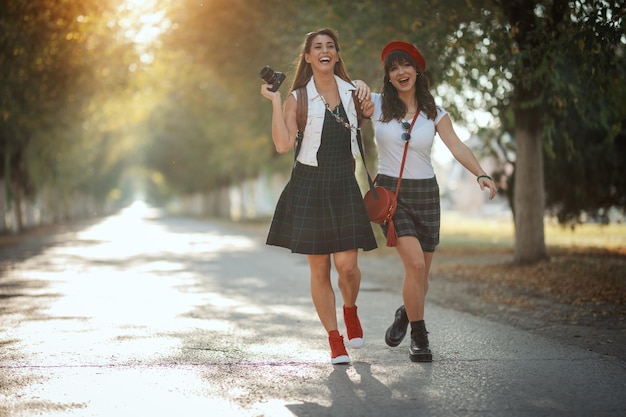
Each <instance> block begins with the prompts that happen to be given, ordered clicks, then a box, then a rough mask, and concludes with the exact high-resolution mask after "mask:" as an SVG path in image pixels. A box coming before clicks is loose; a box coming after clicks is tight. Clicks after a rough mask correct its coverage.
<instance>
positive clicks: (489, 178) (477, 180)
mask: <svg viewBox="0 0 626 417" xmlns="http://www.w3.org/2000/svg"><path fill="white" fill-rule="evenodd" d="M481 178H487V179H488V180H490V181H493V180H492V179H491V177H490V176H489V175H479V176H478V177H476V182H480V179H481Z"/></svg>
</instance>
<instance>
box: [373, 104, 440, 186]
mask: <svg viewBox="0 0 626 417" xmlns="http://www.w3.org/2000/svg"><path fill="white" fill-rule="evenodd" d="M372 100H373V101H374V114H373V115H372V119H371V120H372V122H373V123H374V141H375V142H376V146H377V147H378V173H379V174H383V175H388V176H390V177H396V178H397V177H398V174H400V164H401V163H402V155H403V154H404V140H403V139H402V133H404V132H405V130H404V129H402V121H399V120H395V119H394V120H391V121H389V122H387V123H383V122H381V121H380V118H381V115H382V108H381V106H382V97H381V95H380V94H377V93H372ZM446 114H448V113H447V112H446V111H445V110H444V109H443V108H441V107H439V106H437V117H436V118H435V120H430V119H428V117H427V116H426V114H425V113H424V112H420V115H419V117H418V118H417V120H416V121H415V125H414V126H413V130H411V140H410V141H409V150H408V152H407V156H406V162H405V165H404V172H403V174H402V178H407V179H427V178H432V177H434V176H435V170H434V169H433V164H432V161H431V159H430V155H431V151H432V147H433V141H434V139H435V133H436V131H435V126H437V124H438V123H439V122H440V121H441V119H442V118H443V116H445V115H446ZM406 121H407V122H409V123H411V121H412V119H410V120H406Z"/></svg>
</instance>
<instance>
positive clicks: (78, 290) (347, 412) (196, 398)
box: [0, 206, 626, 417]
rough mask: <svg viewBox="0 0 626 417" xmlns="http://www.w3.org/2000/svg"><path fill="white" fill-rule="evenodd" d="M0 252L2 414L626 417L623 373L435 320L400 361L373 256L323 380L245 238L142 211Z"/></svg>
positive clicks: (290, 285)
mask: <svg viewBox="0 0 626 417" xmlns="http://www.w3.org/2000/svg"><path fill="white" fill-rule="evenodd" d="M0 251H1V252H0V303H1V304H0V416H39V415H44V416H116V417H119V416H177V415H179V416H185V417H193V416H226V417H228V416H246V417H247V416H250V417H258V416H271V417H283V416H289V417H294V416H295V417H308V416H311V417H313V416H315V417H317V416H359V417H366V416H371V417H394V416H403V417H405V416H437V417H439V416H441V417H444V416H494V417H495V416H497V417H501V416H506V417H518V416H520V417H521V416H533V417H534V416H568V417H570V416H585V417H588V416H622V415H626V396H625V395H624V393H625V392H626V364H625V363H624V362H623V361H620V360H619V359H617V358H615V357H612V356H607V355H599V354H597V353H594V352H589V351H586V350H583V349H580V348H577V347H575V346H571V345H563V344H560V343H559V342H557V341H555V340H549V339H545V338H542V337H541V336H537V335H536V334H532V333H529V332H527V331H523V330H519V329H516V328H513V327H510V326H507V325H504V324H501V323H496V322H493V321H489V320H485V319H481V318H477V317H475V316H471V315H468V314H465V313H461V312H458V311H455V310H452V309H446V308H442V307H439V306H437V305H435V304H430V305H429V306H428V310H427V318H426V320H427V325H428V329H429V331H430V335H429V337H430V341H431V346H432V348H433V356H434V361H433V362H432V363H427V364H416V363H412V362H410V361H409V359H408V344H407V343H408V341H405V342H404V343H403V344H402V345H400V346H399V347H397V348H389V347H387V346H386V345H385V343H384V341H383V335H384V332H385V329H386V328H387V326H388V325H389V323H390V320H391V318H392V316H393V312H394V311H395V309H396V307H397V305H398V300H399V294H398V293H397V291H396V290H393V289H391V287H389V286H385V285H381V282H384V280H381V277H380V275H381V274H382V275H384V274H385V273H386V271H387V270H388V265H386V264H383V263H381V262H382V261H381V260H380V259H379V258H377V257H375V256H369V255H368V254H365V255H363V256H362V257H361V260H362V265H363V266H364V267H363V286H362V291H361V294H360V296H359V301H358V305H359V313H360V316H361V320H362V323H363V326H364V330H365V338H366V345H365V347H364V348H362V349H360V350H349V353H350V355H351V357H352V360H353V363H352V364H351V365H349V366H333V365H330V361H329V352H328V345H327V341H326V335H325V332H324V330H323V328H322V327H321V324H320V323H319V320H318V318H317V315H316V313H315V310H314V309H313V306H312V302H311V300H310V296H309V288H308V274H309V270H308V266H307V263H306V259H305V258H304V257H303V256H301V255H294V254H291V253H289V252H288V251H286V250H284V249H280V248H273V247H267V246H265V244H264V235H263V233H261V232H259V231H258V230H256V229H255V230H252V231H250V230H247V229H245V228H241V227H238V226H236V225H229V224H227V223H224V222H216V221H203V220H195V219H180V218H167V217H161V216H160V215H159V213H158V212H155V211H150V210H147V211H146V210H143V209H142V208H141V207H140V206H139V207H135V208H129V209H127V210H125V211H123V212H121V213H119V214H118V215H115V216H111V217H108V218H105V219H102V220H101V221H98V222H92V223H89V224H86V225H84V227H79V228H76V229H71V230H69V229H68V230H63V231H57V232H55V233H52V234H49V235H45V236H39V237H37V238H36V239H31V240H30V241H25V242H21V243H19V244H15V245H9V246H4V247H2V248H0ZM339 307H341V304H340V303H339ZM338 311H339V309H338ZM340 326H341V327H343V323H341V325H340Z"/></svg>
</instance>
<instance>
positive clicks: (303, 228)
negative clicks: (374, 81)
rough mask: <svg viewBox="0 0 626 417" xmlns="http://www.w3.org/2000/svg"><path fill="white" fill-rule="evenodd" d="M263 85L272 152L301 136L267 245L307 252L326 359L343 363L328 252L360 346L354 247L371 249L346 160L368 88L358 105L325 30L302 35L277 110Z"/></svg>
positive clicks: (351, 333) (351, 334)
mask: <svg viewBox="0 0 626 417" xmlns="http://www.w3.org/2000/svg"><path fill="white" fill-rule="evenodd" d="M270 87H271V86H270V85H268V84H264V85H263V86H262V87H261V94H262V95H263V96H264V97H266V98H268V99H270V100H271V101H272V108H273V116H272V140H273V141H274V145H275V147H276V150H277V151H278V152H279V153H285V152H289V151H291V150H293V149H294V147H295V142H296V140H295V138H296V137H302V141H301V146H299V147H297V148H298V150H299V152H298V154H297V155H296V157H297V161H296V162H295V165H294V168H293V171H292V175H291V179H290V181H289V183H288V184H287V185H286V187H285V189H284V190H283V192H282V194H281V196H280V198H279V201H278V204H277V206H276V210H275V213H274V217H273V219H272V224H271V226H270V230H269V234H268V238H267V244H268V245H274V246H280V247H284V248H287V249H290V250H291V251H292V252H294V253H301V254H305V255H306V256H307V260H308V262H309V267H310V270H311V277H310V280H311V296H312V298H313V304H314V305H315V309H316V311H317V314H318V316H319V318H320V321H321V322H322V325H323V326H324V328H325V330H326V331H327V332H328V341H329V344H330V350H331V352H330V356H331V363H332V364H346V363H349V362H350V357H349V355H348V353H347V351H346V348H345V345H344V341H343V336H342V335H341V334H340V333H339V330H338V324H337V322H338V320H337V314H336V305H335V294H334V290H333V286H332V283H331V255H332V263H334V265H335V269H336V271H337V275H338V281H339V282H338V286H339V289H340V291H341V296H342V299H343V304H344V305H343V318H344V323H345V325H346V331H347V335H348V342H349V344H350V346H351V347H353V348H355V349H358V348H360V347H361V346H363V343H364V338H363V330H362V328H361V324H360V321H359V318H358V315H357V306H356V299H357V295H358V292H359V287H360V283H361V272H360V270H359V267H358V263H357V256H358V250H359V249H363V250H371V249H374V248H376V240H375V238H374V234H373V231H372V227H371V224H370V222H369V219H368V217H367V212H366V210H365V206H364V204H363V197H362V195H361V191H360V189H359V186H358V184H357V182H356V178H355V176H354V162H355V159H354V158H355V155H357V154H358V153H357V152H358V146H357V144H356V127H355V126H356V124H357V120H356V108H355V105H358V106H361V109H362V112H363V115H364V116H365V117H368V116H370V115H371V113H372V111H373V104H372V102H371V99H370V94H369V88H368V87H367V86H366V85H363V84H362V83H360V88H358V89H357V93H358V94H359V103H354V100H353V98H352V90H355V87H354V85H353V84H352V83H351V81H350V79H349V77H348V75H347V72H346V70H345V67H344V65H343V61H342V60H341V56H340V55H339V43H338V38H337V34H336V33H335V32H334V31H333V30H330V29H322V30H319V31H317V32H313V33H309V34H307V35H306V37H305V41H304V44H303V48H302V51H301V53H300V58H299V64H298V67H297V69H296V76H295V78H294V81H293V84H292V86H291V94H289V96H288V97H287V98H286V99H285V102H284V109H283V105H282V102H281V97H280V93H279V92H272V91H270ZM300 87H306V91H307V96H308V97H307V105H308V107H307V109H308V113H307V124H306V129H304V134H303V135H301V134H300V135H298V134H297V133H298V126H297V121H296V114H297V112H296V109H297V100H296V97H295V94H296V93H295V91H296V90H297V89H298V88H300ZM346 106H347V107H346ZM300 133H302V132H300Z"/></svg>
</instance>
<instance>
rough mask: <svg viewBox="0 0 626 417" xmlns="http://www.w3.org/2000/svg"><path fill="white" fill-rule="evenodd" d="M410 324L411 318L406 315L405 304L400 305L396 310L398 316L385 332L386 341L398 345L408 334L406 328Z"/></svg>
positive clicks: (392, 345) (393, 345)
mask: <svg viewBox="0 0 626 417" xmlns="http://www.w3.org/2000/svg"><path fill="white" fill-rule="evenodd" d="M408 326H409V318H408V317H407V315H406V310H405V309H404V306H400V307H399V308H398V309H397V310H396V316H395V317H394V319H393V324H392V325H391V326H389V328H388V329H387V332H386V333H385V343H387V344H388V345H389V346H391V347H396V346H398V345H399V344H400V343H401V342H402V340H403V339H404V336H406V329H407V327H408Z"/></svg>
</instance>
